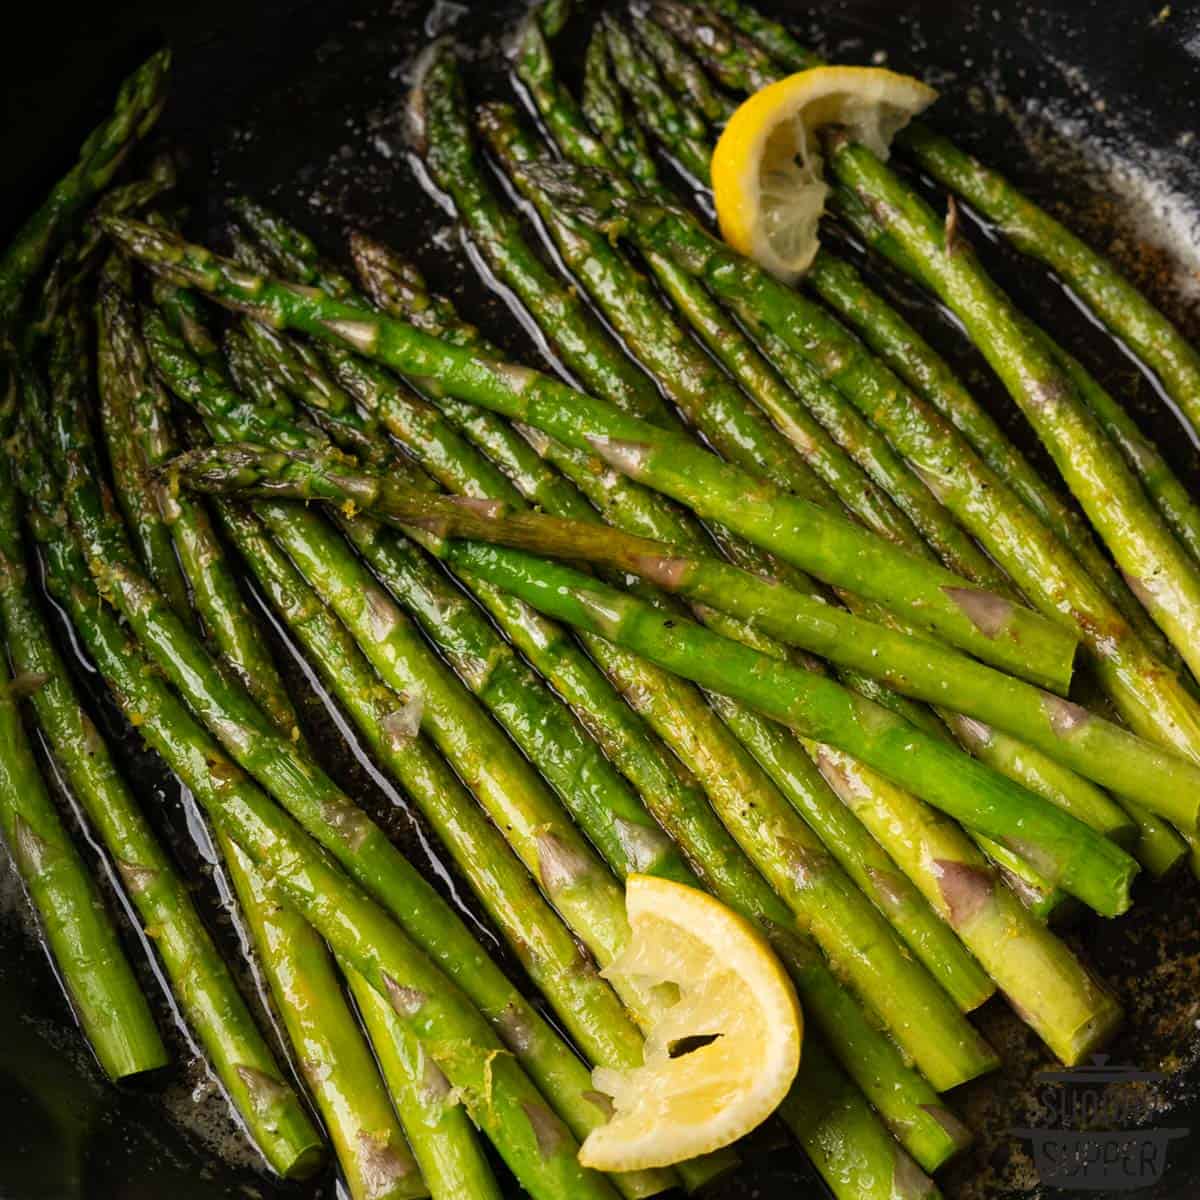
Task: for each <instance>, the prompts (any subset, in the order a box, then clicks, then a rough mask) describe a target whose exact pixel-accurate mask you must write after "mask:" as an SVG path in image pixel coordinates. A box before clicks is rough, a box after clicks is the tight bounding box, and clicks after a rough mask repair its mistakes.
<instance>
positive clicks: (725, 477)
mask: <svg viewBox="0 0 1200 1200" xmlns="http://www.w3.org/2000/svg"><path fill="white" fill-rule="evenodd" d="M105 222H106V228H107V229H108V231H109V232H110V234H111V235H112V236H114V237H116V238H117V239H118V240H120V241H121V243H122V244H123V245H124V246H126V247H127V248H128V249H129V250H130V252H131V253H133V254H134V255H135V257H137V258H139V259H140V260H141V261H143V262H145V263H146V264H147V265H148V266H150V267H151V269H153V270H154V271H155V272H156V273H158V274H163V275H166V276H167V277H169V278H171V279H173V280H174V281H175V282H177V283H180V284H182V285H183V286H187V287H195V288H196V289H197V290H199V291H202V292H205V293H207V294H209V295H210V296H212V297H213V298H214V299H219V300H220V301H221V302H222V303H225V304H229V303H231V302H232V303H235V304H237V305H238V306H240V307H249V308H251V309H253V311H254V312H255V313H256V314H259V315H261V316H264V317H268V316H269V318H270V320H272V321H274V322H275V323H276V324H277V325H279V326H281V327H287V328H292V329H296V330H298V331H300V332H306V333H309V334H311V335H313V336H315V337H317V338H318V339H320V340H323V341H330V342H332V343H334V344H342V345H346V346H349V347H350V348H352V349H354V350H356V351H357V352H358V353H360V354H364V355H365V356H367V357H370V358H375V359H376V360H378V361H380V362H383V363H385V364H387V365H390V366H393V367H395V368H396V369H397V370H399V371H401V372H402V373H409V374H413V375H425V376H432V377H434V378H435V379H436V380H437V381H438V382H439V383H440V384H442V385H443V386H444V387H446V389H447V390H449V391H453V392H454V393H455V394H456V395H458V396H459V397H460V398H462V399H465V400H469V401H472V402H474V403H476V404H478V405H480V406H481V407H484V408H488V409H490V410H491V411H493V412H499V413H501V414H503V415H506V416H509V417H512V418H515V419H516V420H519V421H522V422H524V423H525V424H528V425H533V426H536V427H537V428H539V429H542V430H543V431H544V432H546V433H548V434H550V435H551V436H554V437H557V438H559V440H561V441H564V442H566V443H568V444H571V445H574V446H576V447H577V448H579V449H583V450H590V451H592V452H594V453H597V454H599V455H600V456H601V457H602V458H604V459H605V460H606V461H607V462H608V463H609V464H610V465H612V466H613V467H615V468H616V469H617V470H620V471H621V472H622V473H623V474H626V475H629V476H630V477H632V478H635V479H638V480H639V481H640V482H643V483H647V484H650V485H651V486H653V487H654V488H655V490H657V491H664V492H667V493H668V494H669V495H673V496H674V497H675V498H676V499H679V500H682V501H683V502H685V503H687V504H688V505H689V506H690V507H693V508H694V509H695V510H696V511H697V512H699V513H700V514H701V515H704V516H708V517H711V518H712V519H715V520H719V521H722V522H724V524H726V525H727V526H728V527H729V528H731V529H733V530H735V532H738V533H740V534H741V535H742V536H744V537H746V538H747V540H749V541H751V542H755V543H756V544H758V545H760V546H762V547H763V548H764V549H767V550H770V551H772V552H774V553H777V554H778V555H779V557H780V558H782V559H784V560H785V561H791V562H794V563H795V565H797V566H799V567H800V568H801V569H812V571H813V573H814V574H816V575H817V576H819V577H823V578H827V579H831V580H832V581H833V582H835V583H837V584H839V585H841V586H845V587H847V588H848V589H850V590H852V591H857V592H859V593H860V594H863V595H867V596H869V597H871V598H873V599H877V600H879V602H880V603H882V604H884V605H886V606H888V607H891V608H894V609H896V610H897V611H900V612H906V611H907V612H908V613H909V614H910V615H911V617H912V618H913V620H914V622H915V623H916V624H918V625H919V626H920V627H922V628H926V629H933V630H936V631H939V632H940V633H941V634H943V635H944V636H945V638H946V639H947V640H948V641H950V642H951V643H952V644H955V645H959V646H962V647H963V648H964V649H968V650H970V651H971V652H972V653H975V654H977V656H978V657H980V658H982V659H984V660H985V661H988V662H992V663H997V661H999V663H1000V664H1001V665H1008V666H1010V667H1011V669H1012V670H1013V671H1014V672H1015V673H1017V674H1021V675H1023V676H1026V677H1028V676H1029V675H1036V676H1037V677H1038V678H1048V679H1049V681H1050V682H1051V683H1053V684H1055V685H1057V686H1061V685H1062V683H1063V682H1064V680H1065V676H1066V675H1067V673H1068V670H1069V661H1068V660H1069V659H1070V657H1071V656H1072V655H1071V639H1070V637H1069V636H1067V635H1064V633H1063V631H1062V630H1061V629H1059V628H1057V627H1054V626H1051V625H1049V624H1048V623H1047V622H1045V621H1044V620H1043V619H1041V618H1038V617H1036V616H1035V615H1034V614H1031V613H1028V612H1026V611H1025V610H1023V609H1020V608H1016V607H1013V606H1010V605H1008V604H1007V603H1006V602H1004V601H1002V600H1001V599H1000V598H999V597H996V596H993V595H992V594H990V593H988V592H984V591H980V590H979V589H975V588H970V587H968V586H964V585H965V581H964V580H961V579H959V578H958V577H957V576H955V575H953V574H951V573H950V572H948V571H943V570H941V569H935V568H931V567H928V566H927V565H926V564H923V563H919V562H918V561H917V560H915V559H913V558H912V557H911V556H910V555H908V554H906V553H904V552H901V551H897V550H894V549H893V548H891V547H889V546H885V545H884V544H882V543H880V542H879V541H878V540H877V539H875V538H874V537H872V536H869V535H866V534H864V533H862V532H860V531H859V530H857V529H855V528H854V527H852V526H850V525H848V524H847V523H845V522H843V521H842V520H840V519H838V518H835V517H832V516H830V515H829V514H826V513H823V512H821V511H820V510H819V509H817V508H816V507H815V506H813V505H810V504H808V503H806V502H804V501H802V500H799V499H798V498H795V497H790V496H787V495H785V494H782V493H780V492H779V491H778V490H777V489H774V488H772V487H771V486H770V485H769V484H767V483H765V482H764V481H762V480H760V479H755V478H753V477H751V476H749V475H748V474H746V473H745V472H743V471H741V470H739V469H738V468H736V467H733V466H731V465H729V464H725V463H722V462H720V461H719V460H717V459H716V458H715V457H714V456H713V455H711V454H709V453H708V452H706V451H704V450H702V449H700V448H698V447H697V446H695V444H694V443H693V442H692V441H691V440H690V439H689V438H686V437H681V436H679V435H676V434H672V433H670V432H669V431H663V430H659V429H657V428H655V427H654V426H653V425H651V424H649V423H648V422H646V421H642V420H638V419H636V418H631V417H627V416H624V415H623V414H621V413H619V412H618V411H616V410H614V409H613V407H612V406H611V405H609V404H607V403H605V402H603V401H598V400H595V399H594V398H592V397H589V396H586V395H585V394H584V393H581V392H577V391H575V390H574V389H572V388H570V387H567V386H566V385H563V384H560V383H558V382H556V381H555V380H552V379H550V378H549V377H548V376H544V375H541V374H539V373H537V372H534V371H529V370H528V369H526V368H518V367H514V366H512V365H511V364H504V363H498V362H494V361H491V360H489V359H486V358H481V357H477V356H475V355H473V354H471V353H469V352H467V351H464V350H462V349H460V348H458V347H455V346H451V345H448V344H446V343H444V342H441V341H438V340H437V339H435V338H430V337H429V336H427V335H425V334H423V333H422V332H421V331H420V330H418V329H415V328H413V327H411V326H407V325H404V324H401V323H399V322H396V321H394V320H390V319H388V318H386V317H381V316H373V315H368V314H366V313H365V312H364V311H363V310H362V309H361V308H358V307H355V306H352V305H347V304H343V303H339V302H337V301H334V300H332V299H329V298H328V297H326V296H324V295H323V294H321V293H317V292H315V291H309V290H298V289H297V287H296V286H295V285H285V284H282V283H280V282H278V281H276V280H273V279H271V278H270V277H263V276H258V275H253V274H250V273H248V272H246V271H244V270H242V269H240V268H239V267H237V266H236V265H235V264H232V263H229V262H228V261H225V260H221V259H219V258H217V257H216V256H214V255H213V254H212V253H211V251H208V250H204V249H203V248H200V247H191V246H189V245H188V244H187V243H184V242H182V241H180V240H179V239H177V238H173V237H171V236H170V235H168V234H165V233H163V232H161V231H159V230H155V229H153V228H152V227H149V226H145V225H141V224H139V223H137V222H131V221H128V220H125V219H118V218H106V219H105ZM751 498H753V499H751ZM943 589H945V590H943ZM972 614H974V615H972ZM981 625H982V627H981ZM985 629H986V631H987V632H985Z"/></svg>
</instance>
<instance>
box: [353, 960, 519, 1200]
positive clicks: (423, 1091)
mask: <svg viewBox="0 0 1200 1200" xmlns="http://www.w3.org/2000/svg"><path fill="white" fill-rule="evenodd" d="M346 978H347V981H348V982H349V984H350V990H351V992H352V993H353V994H354V999H355V1002H356V1003H357V1004H358V1011H359V1013H360V1014H361V1015H362V1019H363V1024H364V1025H365V1026H366V1027H367V1032H368V1034H369V1035H370V1038H371V1044H372V1045H373V1046H374V1047H375V1054H376V1056H377V1057H378V1059H379V1065H380V1068H381V1069H382V1071H383V1075H384V1078H385V1079H386V1080H387V1082H388V1087H389V1088H390V1089H391V1093H392V1101H393V1103H394V1104H395V1105H396V1111H397V1112H398V1113H399V1114H400V1120H401V1122H402V1123H403V1125H404V1129H405V1132H406V1133H407V1134H408V1138H409V1141H410V1142H411V1143H412V1146H413V1150H414V1151H415V1153H416V1155H417V1159H418V1161H419V1162H420V1164H421V1174H422V1177H423V1178H424V1179H425V1181H426V1183H427V1184H428V1185H429V1194H430V1195H431V1196H432V1197H433V1200H459V1197H463V1196H469V1197H470V1198H471V1200H501V1197H500V1188H499V1185H498V1184H497V1183H496V1179H495V1176H494V1175H493V1174H492V1169H491V1167H490V1166H488V1161H487V1158H486V1157H485V1155H484V1154H483V1152H482V1150H481V1149H480V1147H479V1144H478V1142H477V1141H476V1139H475V1131H474V1130H473V1129H472V1128H471V1122H470V1119H469V1118H468V1117H467V1114H466V1113H465V1112H464V1111H463V1109H462V1108H461V1107H460V1106H459V1104H458V1101H457V1100H456V1099H455V1098H454V1094H453V1089H452V1088H451V1086H450V1081H449V1080H448V1079H447V1078H446V1076H445V1075H444V1074H443V1073H442V1070H441V1068H440V1067H439V1066H438V1065H437V1063H436V1062H435V1061H434V1060H433V1058H432V1057H430V1056H429V1055H428V1054H427V1053H426V1051H425V1049H424V1047H423V1046H422V1045H421V1043H420V1041H418V1040H417V1039H416V1038H415V1037H413V1036H412V1034H411V1033H409V1032H408V1030H407V1029H405V1028H404V1025H403V1024H402V1023H401V1022H400V1020H399V1019H398V1018H397V1016H396V1014H395V1012H393V1010H392V1007H391V1005H390V1004H388V1002H387V1001H386V1000H385V999H384V998H383V997H382V996H381V995H380V994H379V993H378V992H376V991H375V989H374V988H373V987H371V985H370V984H369V983H368V982H367V981H366V980H365V979H364V978H363V977H362V976H361V975H360V974H359V973H358V972H357V971H356V970H354V968H353V967H351V966H349V965H348V964H347V965H346Z"/></svg>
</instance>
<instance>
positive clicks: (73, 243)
mask: <svg viewBox="0 0 1200 1200" xmlns="http://www.w3.org/2000/svg"><path fill="white" fill-rule="evenodd" d="M174 186H175V163H174V160H173V159H172V158H171V156H170V155H169V154H160V155H158V156H156V158H155V159H154V161H153V162H152V163H151V164H150V167H149V169H148V171H147V173H146V176H145V178H143V179H135V180H133V181H132V182H130V183H126V184H122V185H121V186H119V187H112V188H109V189H108V191H107V192H105V193H104V195H103V196H101V197H100V200H99V201H98V202H97V204H96V207H95V214H94V216H95V215H99V214H100V213H116V214H118V215H119V214H121V213H137V212H141V211H144V210H145V209H146V208H147V207H148V206H149V205H150V204H153V203H154V202H155V201H156V200H158V199H159V198H160V197H161V195H162V193H163V192H165V191H168V190H170V189H171V188H173V187H174ZM107 248H108V239H107V238H105V236H104V233H103V231H102V230H101V229H100V227H99V225H98V224H97V223H96V221H95V220H94V219H91V220H87V221H86V222H85V224H84V227H83V228H82V229H81V230H80V231H79V232H78V233H77V234H76V235H75V236H74V237H73V238H71V239H69V240H68V241H67V243H66V245H64V246H63V248H62V249H61V250H60V251H59V253H58V254H57V255H56V256H55V258H54V261H53V262H52V263H51V265H50V270H49V271H47V272H46V278H45V280H44V281H43V283H42V287H41V296H40V298H39V301H38V305H37V312H36V313H35V314H34V315H33V319H32V320H30V321H29V323H28V326H27V337H28V338H33V337H44V336H45V335H46V334H47V333H48V332H49V330H50V325H51V323H52V322H53V320H54V318H55V317H56V316H58V314H59V311H60V310H61V308H62V305H63V303H64V301H65V300H66V299H67V298H68V296H70V295H71V293H72V291H73V290H74V289H76V288H78V287H79V286H80V285H81V284H82V283H83V282H84V280H85V279H87V277H88V276H89V275H90V274H91V273H92V272H93V271H94V270H95V268H96V265H97V260H98V259H99V257H100V255H101V254H103V253H104V252H105V251H106V250H107Z"/></svg>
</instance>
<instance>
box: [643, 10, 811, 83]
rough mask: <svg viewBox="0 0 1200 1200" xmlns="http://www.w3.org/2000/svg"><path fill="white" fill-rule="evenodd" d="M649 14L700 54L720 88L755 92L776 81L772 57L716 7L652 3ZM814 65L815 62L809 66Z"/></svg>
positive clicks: (776, 76) (775, 70) (775, 66)
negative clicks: (697, 7)
mask: <svg viewBox="0 0 1200 1200" xmlns="http://www.w3.org/2000/svg"><path fill="white" fill-rule="evenodd" d="M651 12H652V13H653V15H654V19H655V20H656V21H658V22H659V24H660V25H662V27H663V28H664V29H665V30H667V31H668V32H669V33H670V34H671V35H672V36H673V37H676V38H678V39H680V40H681V41H682V42H684V43H685V44H686V45H689V46H691V47H692V48H694V49H695V50H696V51H697V53H700V54H701V57H702V58H703V59H704V62H705V65H706V66H707V67H708V68H709V69H710V70H711V71H712V73H713V74H714V75H715V76H716V78H717V79H718V80H719V81H720V83H721V84H722V86H724V87H727V88H729V89H730V90H732V91H735V92H736V91H746V92H757V91H759V90H760V89H761V88H764V87H767V86H769V85H770V84H771V83H774V82H775V80H776V79H777V78H778V76H779V69H778V67H777V65H776V64H775V63H774V62H772V60H771V56H770V55H769V54H768V53H767V52H766V51H765V50H764V49H763V48H762V47H761V46H760V45H759V44H758V42H757V41H756V39H755V38H754V37H751V36H747V35H746V34H745V33H744V32H743V31H742V29H741V28H739V23H738V22H735V21H733V20H726V19H725V17H724V16H723V15H722V12H721V10H720V8H719V6H717V5H711V6H709V5H706V6H704V7H703V8H701V9H700V10H699V11H697V10H696V9H695V8H694V7H693V6H692V5H690V4H685V3H682V2H681V0H654V3H653V4H652V5H651ZM816 65H817V62H816V61H813V62H810V63H809V66H816ZM796 69H797V70H803V69H804V68H802V67H801V68H796Z"/></svg>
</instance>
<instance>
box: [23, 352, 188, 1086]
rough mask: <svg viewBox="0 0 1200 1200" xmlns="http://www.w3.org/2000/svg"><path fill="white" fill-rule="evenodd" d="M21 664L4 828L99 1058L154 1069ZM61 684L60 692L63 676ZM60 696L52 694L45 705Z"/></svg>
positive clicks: (151, 1030)
mask: <svg viewBox="0 0 1200 1200" xmlns="http://www.w3.org/2000/svg"><path fill="white" fill-rule="evenodd" d="M7 386H8V395H7V396H6V397H5V399H4V404H3V412H2V413H0V428H2V429H3V431H4V432H5V434H8V433H9V432H11V429H12V422H13V415H14V412H15V409H16V403H17V400H16V389H17V380H16V377H15V371H13V370H12V369H10V375H9V379H8V385H7ZM15 520H16V511H15V499H14V497H13V494H12V484H11V478H10V476H9V474H8V468H7V467H5V468H3V471H2V472H0V605H2V606H3V607H2V615H3V623H4V630H5V634H6V637H7V639H8V641H9V643H10V646H13V647H15V648H16V649H17V650H18V652H19V650H20V648H21V646H20V645H19V644H18V638H19V635H20V634H21V632H22V629H21V623H20V620H19V619H18V620H16V621H15V622H14V619H13V618H14V616H15V615H16V611H15V609H14V606H13V603H12V602H13V600H14V598H15V597H16V596H17V594H18V593H22V592H23V591H24V589H26V588H28V586H29V584H28V576H27V568H26V565H25V561H24V555H23V553H22V552H21V548H20V540H19V531H18V533H17V537H16V538H14V537H13V525H14V523H15ZM13 666H14V668H15V670H16V671H17V672H18V674H17V675H16V676H15V677H14V676H13V675H11V674H10V673H9V665H8V661H7V660H6V659H0V744H2V745H3V746H4V753H3V754H0V833H2V834H3V837H4V841H5V844H6V845H7V847H8V851H9V854H10V855H11V856H12V860H13V864H14V866H15V867H16V869H17V872H18V874H19V875H20V877H21V880H22V882H23V883H24V885H25V888H26V891H27V892H28V894H29V898H30V900H31V901H32V903H33V906H34V909H35V910H36V912H37V914H38V917H39V919H40V922H41V927H42V932H43V934H44V936H45V939H46V944H47V946H48V948H49V951H50V954H51V957H52V959H53V962H54V965H55V969H56V970H57V972H58V974H59V977H60V979H61V980H62V982H63V986H64V988H65V990H66V992H67V996H68V998H69V999H70V1002H71V1006H72V1008H73V1010H74V1012H75V1014H76V1017H77V1018H78V1020H79V1023H80V1025H81V1026H82V1027H83V1032H84V1035H85V1036H86V1038H87V1040H88V1042H89V1044H90V1045H91V1047H92V1049H93V1051H94V1053H95V1055H96V1058H97V1060H98V1061H99V1063H100V1066H101V1067H102V1068H103V1070H104V1072H105V1073H106V1074H107V1075H108V1076H109V1078H110V1079H121V1078H124V1077H125V1076H128V1075H136V1074H140V1073H141V1072H142V1071H152V1070H154V1069H155V1068H157V1067H161V1066H163V1065H164V1064H165V1063H166V1062H167V1051H166V1048H165V1047H164V1046H163V1043H162V1039H161V1038H160V1037H159V1034H158V1029H157V1027H156V1026H155V1023H154V1017H153V1015H152V1014H151V1012H150V1006H149V1005H148V1003H147V1002H146V998H145V996H144V995H143V993H142V990H141V987H140V986H139V984H138V981H137V976H136V975H135V974H134V972H133V968H132V967H131V965H130V963H129V960H128V959H127V958H126V956H125V952H124V949H123V948H122V946H121V941H120V937H119V935H118V934H117V931H116V928H115V926H114V925H113V922H112V919H111V917H110V916H109V913H108V910H107V908H106V907H105V905H104V902H103V900H102V899H101V897H100V894H99V892H98V890H97V888H96V886H95V884H94V883H93V881H92V879H91V877H90V876H89V874H88V870H87V867H86V866H85V865H84V862H83V859H82V858H81V857H80V854H79V851H78V850H77V849H76V848H75V845H74V843H73V842H72V840H71V836H70V834H69V833H68V832H67V830H66V828H65V827H64V825H63V823H62V820H61V819H60V817H59V815H58V812H57V810H56V809H55V807H54V803H53V801H52V800H51V799H50V795H49V793H48V792H47V789H46V786H45V783H44V782H43V779H42V775H41V772H40V770H39V769H38V765H37V762H36V761H35V759H34V755H33V748H32V747H31V745H30V743H29V739H28V737H27V735H26V732H25V725H24V721H23V720H22V716H21V708H20V702H21V698H22V696H23V695H24V694H26V693H28V692H29V691H30V690H32V691H33V694H34V695H35V696H36V694H37V692H39V691H41V690H42V689H43V688H45V687H47V686H49V685H50V684H51V683H52V681H51V680H50V678H49V677H48V676H47V675H46V674H44V673H43V672H35V673H32V674H27V673H26V672H25V667H24V665H23V660H22V659H21V658H18V657H17V656H16V655H14V656H13ZM53 682H54V684H55V689H54V690H55V693H57V683H58V682H59V681H53ZM51 703H52V699H51V697H50V696H49V695H48V696H47V697H43V698H42V699H41V700H40V701H39V707H40V708H42V709H43V710H44V709H45V708H47V707H48V706H49V705H50V704H51Z"/></svg>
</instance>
